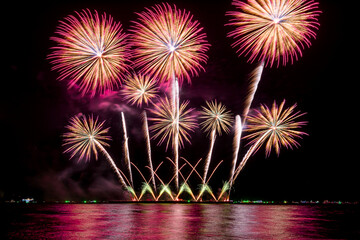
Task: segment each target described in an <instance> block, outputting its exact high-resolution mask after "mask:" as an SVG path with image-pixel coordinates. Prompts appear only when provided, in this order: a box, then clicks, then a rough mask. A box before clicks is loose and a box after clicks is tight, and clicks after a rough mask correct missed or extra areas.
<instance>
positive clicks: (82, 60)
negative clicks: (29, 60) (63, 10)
mask: <svg viewBox="0 0 360 240" xmlns="http://www.w3.org/2000/svg"><path fill="white" fill-rule="evenodd" d="M76 14H77V16H73V15H69V16H68V17H66V18H65V21H61V22H60V25H59V26H58V28H57V31H56V34H58V36H56V37H52V38H51V40H53V41H55V42H56V43H57V46H56V47H53V48H52V49H53V50H54V51H53V53H51V54H50V55H49V56H48V58H49V59H51V63H52V64H53V65H54V66H53V68H52V69H53V70H58V71H59V72H60V76H59V79H60V80H64V79H66V80H68V81H69V88H71V87H73V86H74V85H78V87H79V88H80V91H81V93H82V95H85V94H86V93H88V92H91V96H94V95H95V93H96V92H99V93H104V92H105V91H106V90H112V89H113V88H114V86H119V85H120V83H121V82H120V78H122V77H123V76H124V75H125V74H126V73H127V72H128V65H127V62H128V61H129V57H130V56H129V54H128V52H129V48H128V47H127V40H126V34H125V33H123V32H122V27H121V24H120V23H116V22H114V21H113V18H112V17H111V16H108V17H107V15H106V14H105V13H104V14H103V15H102V17H101V19H100V16H99V15H98V13H97V11H94V14H92V13H91V12H90V10H87V11H86V10H83V11H82V12H80V13H78V12H76Z"/></svg>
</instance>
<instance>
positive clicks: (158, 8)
mask: <svg viewBox="0 0 360 240" xmlns="http://www.w3.org/2000/svg"><path fill="white" fill-rule="evenodd" d="M137 15H138V19H137V21H134V22H133V23H134V26H133V27H132V29H131V32H132V33H133V34H132V41H133V45H134V47H135V50H134V57H135V62H134V63H135V66H136V67H138V68H139V69H141V72H142V73H145V74H151V75H152V76H153V77H155V78H156V79H159V80H160V81H161V82H164V81H169V80H170V79H173V78H174V75H175V76H176V77H178V79H179V81H180V82H182V81H183V80H184V79H186V80H187V81H188V82H189V83H190V76H191V75H192V76H194V75H198V72H199V71H200V70H204V68H203V66H202V65H201V64H202V63H206V61H207V56H206V54H205V53H206V51H207V50H208V48H209V46H210V45H209V44H208V42H207V40H206V34H205V33H203V32H202V30H203V29H202V28H200V27H199V22H198V21H196V20H193V16H192V15H191V14H190V12H188V11H186V10H183V11H181V10H179V9H177V8H176V6H175V5H173V7H172V6H171V5H169V4H167V3H163V4H162V5H155V6H153V7H152V8H151V9H149V8H146V11H143V12H141V13H138V14H137Z"/></svg>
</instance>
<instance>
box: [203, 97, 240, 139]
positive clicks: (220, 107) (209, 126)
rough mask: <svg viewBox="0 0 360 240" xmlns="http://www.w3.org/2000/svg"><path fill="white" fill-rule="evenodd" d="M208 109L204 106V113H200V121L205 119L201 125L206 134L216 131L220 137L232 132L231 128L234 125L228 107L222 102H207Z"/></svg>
mask: <svg viewBox="0 0 360 240" xmlns="http://www.w3.org/2000/svg"><path fill="white" fill-rule="evenodd" d="M206 105H207V107H204V106H202V109H203V110H202V111H201V112H200V117H199V118H200V119H204V121H203V122H201V123H200V126H201V127H202V129H203V130H204V131H205V132H208V133H209V132H211V131H214V130H215V131H216V132H217V134H218V135H221V133H222V132H223V131H224V132H226V133H229V132H230V129H229V127H230V126H231V123H232V121H233V120H232V114H231V112H230V111H229V110H227V109H226V106H225V105H224V104H222V103H221V102H219V103H218V102H217V101H216V100H215V101H206Z"/></svg>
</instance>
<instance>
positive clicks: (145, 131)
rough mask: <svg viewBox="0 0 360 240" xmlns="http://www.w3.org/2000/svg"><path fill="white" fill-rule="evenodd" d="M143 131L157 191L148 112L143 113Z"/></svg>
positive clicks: (153, 182) (152, 177) (153, 181)
mask: <svg viewBox="0 0 360 240" xmlns="http://www.w3.org/2000/svg"><path fill="white" fill-rule="evenodd" d="M143 129H144V135H145V139H146V148H147V155H148V161H149V167H150V173H151V179H152V184H153V187H154V190H155V191H156V182H155V176H154V169H153V164H152V157H151V143H150V134H149V126H148V120H147V114H146V111H143Z"/></svg>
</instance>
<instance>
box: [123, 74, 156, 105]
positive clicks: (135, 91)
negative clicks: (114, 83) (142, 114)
mask: <svg viewBox="0 0 360 240" xmlns="http://www.w3.org/2000/svg"><path fill="white" fill-rule="evenodd" d="M158 91H159V88H158V86H157V82H156V81H155V80H154V79H152V78H150V77H149V76H147V75H141V74H139V75H136V74H134V75H133V76H129V77H128V78H127V79H126V80H125V81H124V85H123V88H122V89H121V91H120V93H121V95H122V96H123V98H124V100H125V101H127V102H128V103H130V104H131V105H134V104H136V105H137V106H138V107H141V105H142V104H143V103H145V104H146V105H148V104H149V103H153V100H152V99H155V98H157V97H158V94H157V93H158Z"/></svg>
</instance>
